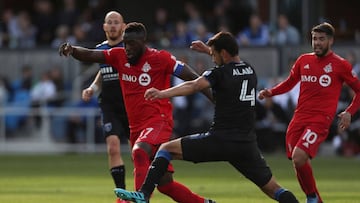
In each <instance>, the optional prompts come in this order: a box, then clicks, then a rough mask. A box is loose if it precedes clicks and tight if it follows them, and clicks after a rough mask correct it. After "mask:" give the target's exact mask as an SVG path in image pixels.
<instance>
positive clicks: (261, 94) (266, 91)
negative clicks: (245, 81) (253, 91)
mask: <svg viewBox="0 0 360 203" xmlns="http://www.w3.org/2000/svg"><path fill="white" fill-rule="evenodd" d="M271 96H272V92H271V90H269V89H263V90H261V91H260V92H259V94H258V98H259V99H264V98H265V97H271Z"/></svg>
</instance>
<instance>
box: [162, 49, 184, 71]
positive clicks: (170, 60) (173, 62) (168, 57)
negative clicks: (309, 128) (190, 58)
mask: <svg viewBox="0 0 360 203" xmlns="http://www.w3.org/2000/svg"><path fill="white" fill-rule="evenodd" d="M160 57H161V58H160V61H162V63H165V64H166V66H164V67H165V68H166V70H165V71H166V72H167V73H169V74H174V75H175V76H179V74H180V73H181V71H182V69H183V67H184V63H183V62H181V61H179V60H177V59H176V57H175V56H174V55H172V54H170V53H169V52H168V51H165V50H161V51H160Z"/></svg>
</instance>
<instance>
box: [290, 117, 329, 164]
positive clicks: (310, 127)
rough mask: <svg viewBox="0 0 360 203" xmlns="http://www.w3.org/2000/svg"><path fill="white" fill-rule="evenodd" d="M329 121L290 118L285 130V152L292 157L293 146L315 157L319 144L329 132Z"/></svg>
mask: <svg viewBox="0 0 360 203" xmlns="http://www.w3.org/2000/svg"><path fill="white" fill-rule="evenodd" d="M330 124H331V123H329V122H324V123H313V122H296V121H295V122H294V120H292V121H291V122H290V124H289V127H288V130H287V132H286V153H287V156H288V158H291V157H292V153H293V150H294V148H295V147H299V148H301V149H302V150H304V151H305V152H306V153H307V154H308V155H309V156H310V157H311V158H313V157H315V156H316V154H317V152H318V149H319V147H320V144H321V143H322V142H324V140H325V139H326V138H327V136H328V134H329V127H330Z"/></svg>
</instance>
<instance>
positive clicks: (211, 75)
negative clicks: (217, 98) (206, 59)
mask: <svg viewBox="0 0 360 203" xmlns="http://www.w3.org/2000/svg"><path fill="white" fill-rule="evenodd" d="M202 76H203V77H205V78H206V79H207V80H208V81H209V83H210V85H211V87H214V86H215V85H216V81H217V74H216V69H215V68H213V69H210V70H206V71H204V73H203V74H202Z"/></svg>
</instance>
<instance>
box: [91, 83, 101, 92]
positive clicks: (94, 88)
mask: <svg viewBox="0 0 360 203" xmlns="http://www.w3.org/2000/svg"><path fill="white" fill-rule="evenodd" d="M90 88H91V89H92V90H93V91H94V92H97V91H98V90H99V87H98V86H97V85H96V84H95V83H93V84H91V85H90Z"/></svg>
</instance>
